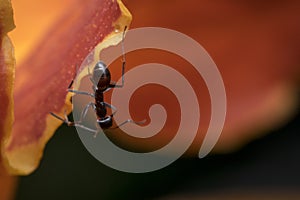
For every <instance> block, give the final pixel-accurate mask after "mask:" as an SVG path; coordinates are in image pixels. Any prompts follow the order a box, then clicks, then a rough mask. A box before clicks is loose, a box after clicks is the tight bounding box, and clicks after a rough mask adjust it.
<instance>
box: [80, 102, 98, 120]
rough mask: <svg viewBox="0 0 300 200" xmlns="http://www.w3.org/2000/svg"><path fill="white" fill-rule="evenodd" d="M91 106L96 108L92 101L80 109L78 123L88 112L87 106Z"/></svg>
mask: <svg viewBox="0 0 300 200" xmlns="http://www.w3.org/2000/svg"><path fill="white" fill-rule="evenodd" d="M91 106H93V109H94V110H95V109H96V105H95V103H94V102H90V103H88V104H87V105H86V106H85V108H84V109H83V110H82V112H81V115H80V120H79V122H78V123H81V122H82V121H83V120H84V118H85V116H86V114H87V112H88V110H89V108H90V107H91Z"/></svg>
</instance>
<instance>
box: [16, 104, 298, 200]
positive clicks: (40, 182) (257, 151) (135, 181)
mask: <svg viewBox="0 0 300 200" xmlns="http://www.w3.org/2000/svg"><path fill="white" fill-rule="evenodd" d="M299 108H300V103H299V106H298V108H297V109H298V110H300V109H299ZM299 144H300V112H298V114H297V115H296V116H295V117H294V118H293V119H291V120H290V121H289V122H288V123H287V124H285V125H284V126H283V127H281V128H280V129H278V130H274V131H271V132H270V133H269V134H267V135H266V136H265V137H264V138H260V139H257V140H255V141H252V142H250V143H249V144H248V145H246V146H245V147H244V148H242V149H240V150H239V151H238V152H235V153H231V154H227V155H211V156H208V157H206V158H204V159H197V158H195V159H191V158H190V159H187V158H182V159H179V160H177V161H176V162H174V163H173V164H171V165H170V166H168V167H166V168H164V169H162V170H159V171H156V172H151V173H146V174H129V173H124V172H119V171H116V170H114V169H111V168H109V167H106V166H104V165H102V164H101V163H100V162H99V161H97V160H96V159H94V158H93V157H92V156H91V155H90V154H89V153H88V152H87V150H86V149H85V148H84V146H83V145H82V143H81V141H80V139H79V137H78V135H77V134H76V132H75V130H74V129H73V128H69V127H66V126H62V127H60V128H59V129H58V131H57V132H56V134H55V136H54V137H53V139H51V141H50V142H49V143H48V145H47V148H46V151H45V155H44V157H43V160H42V162H41V165H40V167H39V168H38V169H37V170H36V171H35V172H34V173H33V174H32V175H29V176H25V177H22V178H21V179H20V183H19V188H18V192H17V198H16V199H17V200H27V199H28V200H29V199H30V200H40V199H44V200H47V199H49V200H50V199H51V200H52V199H57V200H60V199H61V200H68V199H72V200H76V199H78V200H79V199H80V200H82V199H91V200H93V199H157V198H161V199H165V197H168V196H171V197H170V199H174V198H175V197H182V196H185V195H191V196H197V197H196V198H195V199H202V198H201V197H203V198H204V199H211V197H215V198H212V199H225V198H226V196H227V195H229V194H231V195H232V194H233V193H242V197H245V195H246V196H248V197H249V195H250V196H251V195H253V194H255V195H254V196H255V197H253V199H266V197H270V199H274V198H273V197H277V199H291V198H294V199H297V197H299V194H300V192H299V193H298V192H297V189H300V170H299V169H300V156H299V153H300V145H299ZM223 194H224V195H223ZM226 194H227V195H226ZM291 194H293V195H296V196H293V195H292V197H291V196H289V197H288V195H291ZM243 195H244V196H243ZM272 195H273V197H271V196H272ZM285 197H286V198H285ZM247 199H248V198H247Z"/></svg>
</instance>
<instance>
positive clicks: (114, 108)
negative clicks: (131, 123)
mask: <svg viewBox="0 0 300 200" xmlns="http://www.w3.org/2000/svg"><path fill="white" fill-rule="evenodd" d="M103 103H104V105H105V106H106V107H108V108H110V109H111V110H112V111H114V112H113V113H112V114H111V116H113V115H114V114H116V112H117V108H116V107H114V106H113V105H110V104H108V103H106V102H103Z"/></svg>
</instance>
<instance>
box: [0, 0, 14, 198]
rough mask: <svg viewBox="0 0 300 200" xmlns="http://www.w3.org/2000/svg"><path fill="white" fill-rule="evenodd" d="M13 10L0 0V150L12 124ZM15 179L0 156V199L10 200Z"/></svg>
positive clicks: (8, 4) (6, 2) (3, 0)
mask: <svg viewBox="0 0 300 200" xmlns="http://www.w3.org/2000/svg"><path fill="white" fill-rule="evenodd" d="M14 27H15V26H14V21H13V10H12V7H11V4H10V1H9V0H0V39H1V41H0V86H1V87H0V101H1V103H0V118H1V120H0V148H1V152H2V147H3V141H4V140H5V137H6V136H7V135H8V134H9V133H10V132H11V129H12V123H13V93H12V92H13V82H14V81H13V80H14V75H15V58H14V52H13V51H14V50H13V46H12V44H11V41H10V39H9V38H8V37H7V35H6V34H7V32H9V31H11V30H12V29H13V28H14ZM15 183H16V177H12V176H10V175H8V173H7V171H6V170H5V169H4V168H3V166H2V156H0V188H1V191H0V199H12V198H13V192H14V188H15V185H16V184H15Z"/></svg>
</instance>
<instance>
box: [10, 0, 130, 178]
mask: <svg viewBox="0 0 300 200" xmlns="http://www.w3.org/2000/svg"><path fill="white" fill-rule="evenodd" d="M130 21H131V15H130V13H129V12H128V11H127V9H126V8H125V7H124V5H123V4H122V3H121V1H119V0H118V1H114V0H87V1H76V3H74V4H72V5H69V7H68V9H67V10H65V11H64V14H63V16H62V17H61V19H59V20H58V22H57V23H56V24H54V26H53V27H52V28H51V29H50V30H49V32H48V33H47V35H46V36H45V38H44V39H43V40H42V42H41V43H40V44H39V45H37V48H36V49H35V50H34V51H33V52H32V54H31V55H30V57H29V58H28V59H27V60H25V62H23V63H22V64H21V66H20V67H18V68H17V71H16V84H15V96H14V98H15V124H14V127H13V132H12V134H11V136H10V138H9V139H8V141H7V143H6V145H5V161H6V166H7V168H8V169H9V170H10V171H11V172H12V173H16V174H28V173H31V172H32V171H33V170H34V169H35V168H36V167H37V166H38V164H39V161H40V159H41V157H42V153H43V149H44V147H45V144H46V142H47V141H48V140H49V139H50V138H51V136H52V135H53V133H54V131H55V130H56V129H57V127H58V126H59V125H60V124H61V122H60V121H59V120H57V119H54V118H53V117H52V116H50V115H49V112H55V113H57V114H59V115H63V113H64V111H65V110H66V111H67V112H68V113H69V112H70V111H71V104H70V101H69V97H66V96H67V91H66V88H67V87H68V85H69V84H70V82H71V80H72V79H73V78H74V76H75V70H76V65H80V64H81V62H82V61H83V59H84V58H85V57H86V56H87V55H88V53H89V52H90V51H91V50H92V49H93V48H94V47H95V46H96V45H97V44H98V43H100V42H101V43H104V41H105V40H106V39H108V38H110V37H112V36H113V35H115V34H116V32H115V30H116V29H123V28H124V26H129V24H130ZM29 28H31V27H29Z"/></svg>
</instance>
